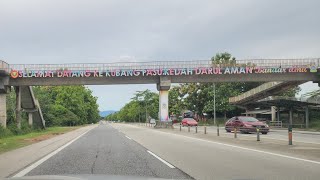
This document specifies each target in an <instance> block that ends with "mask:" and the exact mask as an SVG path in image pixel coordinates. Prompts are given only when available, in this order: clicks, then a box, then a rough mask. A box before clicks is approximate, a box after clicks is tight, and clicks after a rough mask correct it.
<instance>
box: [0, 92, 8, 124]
mask: <svg viewBox="0 0 320 180" xmlns="http://www.w3.org/2000/svg"><path fill="white" fill-rule="evenodd" d="M0 125H1V126H2V127H4V128H6V127H7V95H6V94H4V93H1V94H0Z"/></svg>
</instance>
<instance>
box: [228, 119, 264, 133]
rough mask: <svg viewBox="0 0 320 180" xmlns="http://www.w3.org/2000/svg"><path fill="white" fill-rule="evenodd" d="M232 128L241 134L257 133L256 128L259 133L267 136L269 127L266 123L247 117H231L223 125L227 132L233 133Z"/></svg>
mask: <svg viewBox="0 0 320 180" xmlns="http://www.w3.org/2000/svg"><path fill="white" fill-rule="evenodd" d="M234 128H238V130H239V131H240V132H241V133H250V132H257V128H259V131H260V132H261V133H262V134H267V133H268V132H269V126H268V125H267V124H266V123H264V122H261V121H259V120H258V119H256V118H254V117H249V116H237V117H233V118H231V119H229V120H228V121H227V122H226V123H225V129H226V131H227V132H231V131H233V130H234Z"/></svg>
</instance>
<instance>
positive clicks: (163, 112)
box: [159, 90, 169, 121]
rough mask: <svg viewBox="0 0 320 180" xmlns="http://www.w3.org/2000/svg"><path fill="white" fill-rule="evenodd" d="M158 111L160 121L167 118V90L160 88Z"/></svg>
mask: <svg viewBox="0 0 320 180" xmlns="http://www.w3.org/2000/svg"><path fill="white" fill-rule="evenodd" d="M159 112H160V118H159V119H160V121H168V120H169V91H168V90H160V91H159Z"/></svg>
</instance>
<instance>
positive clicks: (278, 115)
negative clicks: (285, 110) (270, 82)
mask: <svg viewBox="0 0 320 180" xmlns="http://www.w3.org/2000/svg"><path fill="white" fill-rule="evenodd" d="M277 121H280V107H277Z"/></svg>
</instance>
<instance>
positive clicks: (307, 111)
mask: <svg viewBox="0 0 320 180" xmlns="http://www.w3.org/2000/svg"><path fill="white" fill-rule="evenodd" d="M306 128H309V107H308V106H307V107H306Z"/></svg>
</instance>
